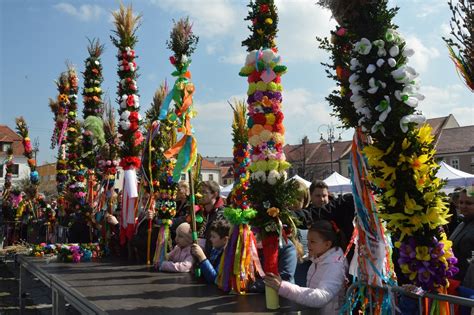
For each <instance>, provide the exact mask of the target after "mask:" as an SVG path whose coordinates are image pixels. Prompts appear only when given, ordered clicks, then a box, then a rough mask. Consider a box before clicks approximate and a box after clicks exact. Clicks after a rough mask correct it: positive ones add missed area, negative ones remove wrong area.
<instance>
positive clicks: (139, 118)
mask: <svg viewBox="0 0 474 315" xmlns="http://www.w3.org/2000/svg"><path fill="white" fill-rule="evenodd" d="M137 117H138V121H142V115H140V113H138V116H137Z"/></svg>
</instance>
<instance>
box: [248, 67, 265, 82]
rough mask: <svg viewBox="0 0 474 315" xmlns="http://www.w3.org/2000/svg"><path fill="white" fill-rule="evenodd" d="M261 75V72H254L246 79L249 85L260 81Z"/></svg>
mask: <svg viewBox="0 0 474 315" xmlns="http://www.w3.org/2000/svg"><path fill="white" fill-rule="evenodd" d="M261 75H262V71H256V70H255V71H253V72H252V73H251V74H250V75H249V76H248V77H247V81H248V82H249V83H252V82H257V81H260V76H261Z"/></svg>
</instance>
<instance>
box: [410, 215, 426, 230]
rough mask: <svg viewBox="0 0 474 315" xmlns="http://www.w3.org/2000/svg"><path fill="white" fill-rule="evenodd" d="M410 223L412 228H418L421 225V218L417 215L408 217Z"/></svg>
mask: <svg viewBox="0 0 474 315" xmlns="http://www.w3.org/2000/svg"><path fill="white" fill-rule="evenodd" d="M410 223H411V224H412V225H413V226H415V227H418V228H420V227H421V226H422V223H423V217H422V216H419V215H412V216H411V217H410Z"/></svg>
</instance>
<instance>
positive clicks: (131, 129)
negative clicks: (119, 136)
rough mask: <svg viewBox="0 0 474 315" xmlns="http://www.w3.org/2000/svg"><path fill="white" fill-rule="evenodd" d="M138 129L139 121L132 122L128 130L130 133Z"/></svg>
mask: <svg viewBox="0 0 474 315" xmlns="http://www.w3.org/2000/svg"><path fill="white" fill-rule="evenodd" d="M137 129H138V121H130V127H129V128H128V130H129V131H132V132H133V131H135V130H137Z"/></svg>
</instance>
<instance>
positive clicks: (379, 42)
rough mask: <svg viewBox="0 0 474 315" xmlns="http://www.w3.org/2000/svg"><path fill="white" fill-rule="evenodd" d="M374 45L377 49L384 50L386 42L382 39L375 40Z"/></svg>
mask: <svg viewBox="0 0 474 315" xmlns="http://www.w3.org/2000/svg"><path fill="white" fill-rule="evenodd" d="M372 44H374V46H375V47H377V48H383V47H384V46H385V42H384V41H383V40H381V39H377V40H374V41H373V42H372Z"/></svg>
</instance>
